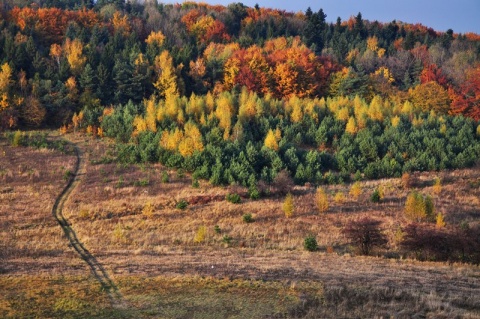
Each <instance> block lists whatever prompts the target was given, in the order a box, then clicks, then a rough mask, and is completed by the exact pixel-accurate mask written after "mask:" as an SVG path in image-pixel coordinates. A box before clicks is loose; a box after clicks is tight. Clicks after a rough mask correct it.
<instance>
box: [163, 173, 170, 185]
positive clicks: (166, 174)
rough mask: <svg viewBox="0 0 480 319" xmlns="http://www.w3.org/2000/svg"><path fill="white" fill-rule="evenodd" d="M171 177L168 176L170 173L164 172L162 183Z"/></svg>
mask: <svg viewBox="0 0 480 319" xmlns="http://www.w3.org/2000/svg"><path fill="white" fill-rule="evenodd" d="M168 181H169V178H168V173H167V172H166V171H163V172H162V183H168Z"/></svg>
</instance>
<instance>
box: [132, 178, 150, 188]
mask: <svg viewBox="0 0 480 319" xmlns="http://www.w3.org/2000/svg"><path fill="white" fill-rule="evenodd" d="M149 184H150V180H149V179H148V178H141V179H139V180H138V181H135V183H134V185H135V186H142V187H145V186H148V185H149Z"/></svg>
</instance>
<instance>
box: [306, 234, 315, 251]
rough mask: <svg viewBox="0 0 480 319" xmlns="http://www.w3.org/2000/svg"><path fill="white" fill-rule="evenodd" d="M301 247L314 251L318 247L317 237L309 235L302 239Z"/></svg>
mask: <svg viewBox="0 0 480 319" xmlns="http://www.w3.org/2000/svg"><path fill="white" fill-rule="evenodd" d="M303 248H305V250H308V251H316V250H317V249H318V244H317V239H316V238H315V237H314V236H312V235H310V236H307V237H306V238H305V240H304V241H303Z"/></svg>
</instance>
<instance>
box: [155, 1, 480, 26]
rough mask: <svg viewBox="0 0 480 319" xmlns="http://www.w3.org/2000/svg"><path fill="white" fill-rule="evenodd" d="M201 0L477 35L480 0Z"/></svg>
mask: <svg viewBox="0 0 480 319" xmlns="http://www.w3.org/2000/svg"><path fill="white" fill-rule="evenodd" d="M159 2H162V1H161V0H160V1H159ZM165 2H178V3H181V2H183V1H182V0H178V1H165ZM202 2H207V3H210V4H222V5H228V4H230V3H232V2H241V3H243V4H244V5H246V6H249V7H253V6H255V4H256V3H258V5H259V6H260V7H267V8H276V9H283V10H286V11H292V12H298V11H303V12H304V11H305V10H306V9H307V8H308V7H310V8H312V10H313V11H314V12H316V11H318V10H319V9H320V8H322V9H323V12H324V13H325V14H326V15H327V21H328V22H335V21H336V20H337V17H340V18H341V19H342V21H345V20H348V18H349V17H350V16H352V15H353V16H356V15H357V14H358V13H359V12H361V13H362V17H363V19H366V20H370V21H374V20H377V21H379V22H391V21H393V20H397V21H403V22H407V23H421V24H423V25H425V26H427V27H431V28H433V29H434V30H436V31H447V30H448V29H452V30H453V32H455V33H466V32H475V33H478V34H480V0H317V1H308V0H288V1H274V0H244V1H241V0H202Z"/></svg>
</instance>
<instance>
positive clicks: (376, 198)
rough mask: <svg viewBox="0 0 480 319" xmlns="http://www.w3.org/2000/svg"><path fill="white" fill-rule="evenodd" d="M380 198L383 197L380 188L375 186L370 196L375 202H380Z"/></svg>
mask: <svg viewBox="0 0 480 319" xmlns="http://www.w3.org/2000/svg"><path fill="white" fill-rule="evenodd" d="M380 199H381V196H380V191H379V190H378V188H375V190H374V191H373V193H372V195H371V196H370V200H371V201H372V202H373V203H380Z"/></svg>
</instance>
